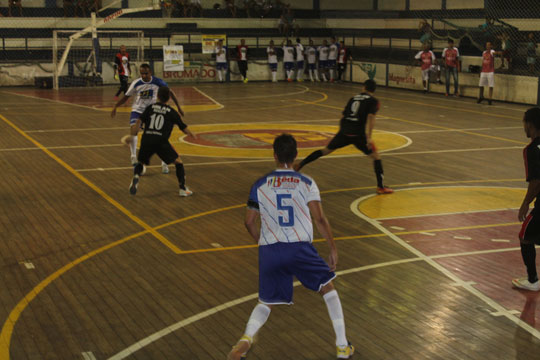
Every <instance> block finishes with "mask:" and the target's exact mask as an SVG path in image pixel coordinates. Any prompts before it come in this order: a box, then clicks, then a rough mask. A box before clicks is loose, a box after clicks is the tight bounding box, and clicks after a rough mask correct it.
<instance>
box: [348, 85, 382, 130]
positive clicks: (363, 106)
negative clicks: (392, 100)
mask: <svg viewBox="0 0 540 360" xmlns="http://www.w3.org/2000/svg"><path fill="white" fill-rule="evenodd" d="M378 110H379V101H378V100H377V99H376V98H375V97H373V96H371V95H369V94H367V93H362V94H358V95H356V96H354V97H352V98H351V99H350V100H349V102H348V103H347V106H345V109H344V110H343V118H342V119H341V131H343V132H344V133H345V134H354V135H362V134H365V128H366V122H367V117H368V115H369V114H376V113H377V111H378Z"/></svg>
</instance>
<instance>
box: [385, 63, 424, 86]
mask: <svg viewBox="0 0 540 360" xmlns="http://www.w3.org/2000/svg"><path fill="white" fill-rule="evenodd" d="M388 86H391V87H398V88H406V89H417V90H422V89H424V86H423V85H422V71H421V70H420V66H405V65H394V64H389V65H388Z"/></svg>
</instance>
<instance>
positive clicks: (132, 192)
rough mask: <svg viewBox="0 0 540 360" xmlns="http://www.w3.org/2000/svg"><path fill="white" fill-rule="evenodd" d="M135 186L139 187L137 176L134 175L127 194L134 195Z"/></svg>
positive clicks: (135, 191)
mask: <svg viewBox="0 0 540 360" xmlns="http://www.w3.org/2000/svg"><path fill="white" fill-rule="evenodd" d="M137 186H139V175H135V176H134V177H133V180H131V184H129V193H130V194H131V195H135V194H136V193H137Z"/></svg>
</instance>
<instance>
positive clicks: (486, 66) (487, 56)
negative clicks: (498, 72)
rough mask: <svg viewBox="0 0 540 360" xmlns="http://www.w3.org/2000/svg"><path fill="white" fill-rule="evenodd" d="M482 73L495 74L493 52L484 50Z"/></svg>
mask: <svg viewBox="0 0 540 360" xmlns="http://www.w3.org/2000/svg"><path fill="white" fill-rule="evenodd" d="M482 72H484V73H492V72H495V50H489V51H488V50H486V51H484V52H483V53H482Z"/></svg>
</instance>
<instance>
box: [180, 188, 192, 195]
mask: <svg viewBox="0 0 540 360" xmlns="http://www.w3.org/2000/svg"><path fill="white" fill-rule="evenodd" d="M178 195H180V196H184V197H186V196H191V195H193V191H191V190H189V188H188V187H187V186H186V189H185V190H184V189H180V191H179V192H178Z"/></svg>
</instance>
